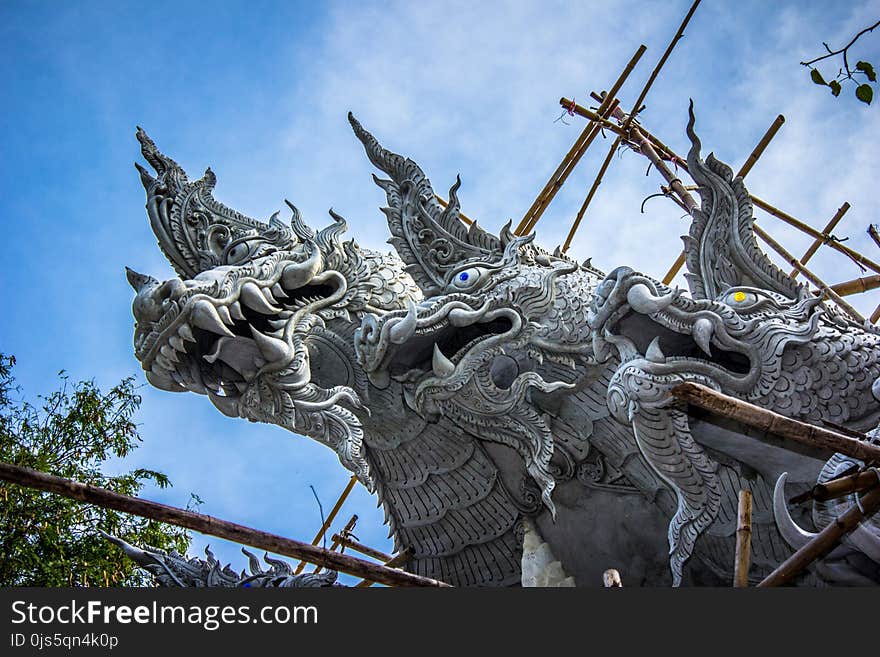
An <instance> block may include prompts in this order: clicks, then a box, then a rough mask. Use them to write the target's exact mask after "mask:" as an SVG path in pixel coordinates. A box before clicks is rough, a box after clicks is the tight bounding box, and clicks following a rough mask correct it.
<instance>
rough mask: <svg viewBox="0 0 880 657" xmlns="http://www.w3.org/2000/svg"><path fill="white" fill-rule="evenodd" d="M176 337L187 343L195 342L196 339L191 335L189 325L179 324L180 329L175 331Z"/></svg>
mask: <svg viewBox="0 0 880 657" xmlns="http://www.w3.org/2000/svg"><path fill="white" fill-rule="evenodd" d="M177 335H179V336H180V337H181V338H183V339H184V340H186V341H188V342H195V341H196V338H195V336H194V335H193V332H192V329H191V328H190V326H189V324H181V325H180V328H179V329H177Z"/></svg>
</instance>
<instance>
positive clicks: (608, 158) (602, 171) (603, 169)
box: [562, 135, 622, 253]
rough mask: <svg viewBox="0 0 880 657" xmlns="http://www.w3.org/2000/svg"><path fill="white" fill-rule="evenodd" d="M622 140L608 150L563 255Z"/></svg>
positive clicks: (566, 242) (572, 225)
mask: <svg viewBox="0 0 880 657" xmlns="http://www.w3.org/2000/svg"><path fill="white" fill-rule="evenodd" d="M621 139H622V137H621V136H620V135H618V136H617V137H616V138H615V139H614V141H613V142H612V144H611V148H609V149H608V154H607V155H606V156H605V161H604V162H602V166H601V167H599V173H597V174H596V178H595V180H593V185H592V187H590V191H589V193H588V194H587V198H586V199H584V202H583V204H582V205H581V209H580V210H578V213H577V216H576V217H575V218H574V222H573V223H572V224H571V229H570V230H569V231H568V235H567V236H566V238H565V244H563V245H562V253H566V252H567V251H568V248H569V247H570V246H571V241H572V240H573V239H574V235H575V233H577V229H578V227H579V226H580V225H581V219H583V218H584V213H586V211H587V208H588V207H589V205H590V201H592V200H593V196H595V194H596V190H597V189H599V185H601V184H602V177H603V176H604V175H605V172H606V171H607V170H608V166H609V165H610V164H611V160H612V159H613V158H614V153H616V152H617V147H618V146H619V145H620V142H621Z"/></svg>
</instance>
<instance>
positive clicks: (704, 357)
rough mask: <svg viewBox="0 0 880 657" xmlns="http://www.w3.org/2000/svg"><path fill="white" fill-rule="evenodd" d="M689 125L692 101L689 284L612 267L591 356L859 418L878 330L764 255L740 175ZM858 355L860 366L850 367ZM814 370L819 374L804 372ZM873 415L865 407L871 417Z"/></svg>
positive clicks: (795, 411) (594, 321)
mask: <svg viewBox="0 0 880 657" xmlns="http://www.w3.org/2000/svg"><path fill="white" fill-rule="evenodd" d="M693 126H694V115H693V111H692V110H691V114H690V121H689V124H688V128H687V130H688V135H689V137H690V139H691V142H692V147H691V149H690V152H689V154H688V169H689V171H690V174H691V175H692V176H693V177H694V179H695V180H696V182H697V184H698V190H699V193H700V197H701V208H700V209H697V210H695V211H694V212H693V221H692V224H691V229H690V232H689V234H688V235H685V236H683V238H682V239H683V240H684V243H685V256H686V264H687V269H688V273H686V274H685V277H686V279H687V281H688V284H689V287H690V295H689V296H688V295H686V294H684V292H683V291H682V290H680V289H670V288H669V287H668V286H666V285H664V284H662V283H660V282H658V281H656V280H654V279H652V278H650V277H649V276H645V275H643V274H640V273H638V272H635V271H633V270H631V269H629V268H628V267H619V268H617V269H615V270H614V271H612V272H611V273H610V274H609V275H608V276H607V277H606V278H605V280H604V281H602V283H601V284H600V285H599V286H598V287H597V289H596V294H595V297H594V298H593V302H592V304H591V312H590V326H591V330H592V341H593V351H594V353H595V355H596V358H598V359H600V360H601V359H604V358H607V357H608V356H609V354H611V353H613V352H616V354H615V355H617V356H619V358H620V359H621V360H622V361H623V362H625V363H630V364H631V365H632V366H634V367H637V368H638V369H639V370H640V371H642V372H645V373H648V374H649V375H651V376H656V377H664V378H665V377H673V378H676V379H677V380H678V381H679V382H680V381H682V380H686V379H689V380H694V381H698V382H700V383H704V384H706V385H710V386H712V387H714V388H716V389H721V390H724V391H725V392H727V393H728V394H733V395H737V396H740V397H744V398H746V399H751V400H757V399H760V400H763V402H762V403H766V404H768V405H772V406H774V407H775V408H776V409H777V410H778V411H779V412H784V413H786V414H789V415H791V416H800V417H809V418H813V419H818V418H820V417H824V418H826V419H834V418H836V419H834V421H836V422H841V423H846V422H849V421H853V420H859V419H860V416H861V414H864V413H865V412H866V411H868V410H869V409H868V406H870V401H876V400H870V399H869V398H871V394H870V388H871V381H873V379H871V378H869V377H872V376H873V377H874V378H876V377H877V375H878V374H880V372H877V371H876V370H877V367H878V365H877V364H876V363H873V362H871V361H872V360H875V359H876V351H874V349H876V346H877V331H876V330H875V329H873V328H872V327H866V326H863V325H862V324H860V323H857V322H855V321H853V320H852V319H851V318H849V317H847V316H846V315H845V314H844V313H843V312H841V311H840V310H838V309H837V308H836V307H833V306H831V305H829V304H826V303H823V299H822V297H821V296H816V295H813V294H811V293H810V291H809V289H808V287H807V286H805V285H802V284H800V283H799V282H797V281H795V280H794V279H793V278H792V277H790V276H789V275H788V274H786V273H785V272H783V271H782V270H780V269H779V268H778V267H776V266H775V265H774V264H773V263H772V262H771V261H770V260H769V259H768V258H767V256H766V255H765V254H764V253H763V252H762V251H761V250H760V248H759V247H758V244H757V241H756V239H755V234H754V230H753V227H752V223H753V216H752V204H751V200H750V197H749V193H748V191H747V190H746V188H745V186H744V185H743V182H742V179H741V178H734V176H733V171H732V170H731V169H730V167H728V166H727V165H726V164H724V163H723V162H720V161H719V160H717V159H715V157H714V156H713V155H711V154H710V155H709V156H708V157H707V158H706V160H705V161H703V160H702V158H701V157H700V140H699V138H698V137H697V136H696V134H695V133H694V130H693ZM838 337H840V343H839V344H838V345H837V346H835V345H834V342H835V340H836V339H837V338H838ZM850 348H854V350H853V351H852V353H850ZM872 354H873V355H872ZM846 358H850V359H851V360H852V359H855V360H853V362H852V363H850V364H848V363H847V362H846V360H845V359H846ZM855 361H860V362H861V364H862V365H864V367H850V365H851V364H854V363H855ZM826 366H827V368H828V371H827V372H825V371H824V369H825V368H826ZM798 370H800V371H799V372H798ZM807 370H812V374H811V376H813V377H814V379H815V380H813V381H807V380H801V379H799V378H798V377H799V376H801V375H803V374H804V373H805V372H807ZM823 373H824V374H827V376H824V375H823ZM844 377H849V378H850V380H851V382H852V383H854V384H856V385H859V384H860V383H861V384H864V385H860V386H859V387H860V388H861V389H862V393H867V394H866V395H865V394H862V397H864V399H861V400H860V401H858V402H857V403H854V402H855V401H856V400H855V399H854V398H853V399H852V400H850V403H847V401H844V400H841V399H840V398H839V395H838V393H840V392H843V391H844V389H845V388H846V386H845V385H843V384H842V383H841V381H839V379H842V378H844ZM841 385H843V387H841ZM817 393H818V394H817ZM618 408H622V407H620V406H618ZM621 419H623V418H621ZM872 422H873V424H872ZM875 424H876V417H874V418H869V417H865V421H864V426H865V428H871V427H872V426H874V425H875Z"/></svg>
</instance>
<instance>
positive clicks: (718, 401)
mask: <svg viewBox="0 0 880 657" xmlns="http://www.w3.org/2000/svg"><path fill="white" fill-rule="evenodd" d="M672 395H673V396H674V397H675V398H677V399H681V400H684V401H686V402H687V403H689V404H692V405H694V406H697V407H699V408H702V409H705V410H707V411H709V412H710V413H714V414H715V415H720V416H722V417H727V418H730V419H733V420H737V421H739V422H742V423H743V424H745V425H747V426H750V427H754V428H755V429H760V430H762V431H764V432H766V433H768V434H772V435H775V436H780V437H782V438H787V439H788V440H792V441H794V442H796V443H799V444H801V445H805V446H807V447H810V448H812V449H813V450H818V451H819V452H821V453H822V454H823V455H824V454H827V455H828V456H827V457H825V458H828V457H830V456H831V455H832V454H834V453H835V452H840V453H841V454H846V455H847V456H851V457H853V458H855V459H859V460H860V461H865V462H866V463H867V462H878V463H880V446H877V445H873V444H871V443H867V442H862V441H859V440H855V439H854V438H850V437H849V436H844V435H842V434H839V433H837V432H836V431H831V430H829V429H824V428H822V427H817V426H815V425H812V424H807V423H806V422H800V421H798V420H793V419H791V418H788V417H785V416H784V415H780V414H779V413H774V412H773V411H768V410H767V409H764V408H761V407H760V406H755V405H754V404H750V403H748V402H746V401H742V400H741V399H736V398H734V397H729V396H727V395H725V394H722V393H720V392H716V391H715V390H712V389H711V388H708V387H706V386H704V385H701V384H699V383H692V382H687V383H681V384H679V385H677V386H675V387H674V388H673V389H672ZM752 437H753V438H756V439H758V440H764V439H765V438H764V437H761V436H757V435H755V436H752Z"/></svg>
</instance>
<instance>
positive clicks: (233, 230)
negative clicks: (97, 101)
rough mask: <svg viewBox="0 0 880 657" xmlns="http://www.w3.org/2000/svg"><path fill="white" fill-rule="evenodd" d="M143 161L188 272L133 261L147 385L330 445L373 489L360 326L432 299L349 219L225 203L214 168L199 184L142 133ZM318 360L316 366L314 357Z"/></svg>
mask: <svg viewBox="0 0 880 657" xmlns="http://www.w3.org/2000/svg"><path fill="white" fill-rule="evenodd" d="M137 138H138V140H139V141H140V143H141V150H142V153H143V156H144V158H145V159H146V160H147V162H149V164H150V165H151V166H152V168H153V169H154V170H155V173H156V175H155V176H154V175H152V174H151V173H149V172H148V171H147V170H146V169H145V168H144V167H141V166H140V165H137V168H138V170H139V172H140V177H141V181H142V183H143V185H144V188H145V189H146V192H147V214H148V215H149V218H150V224H151V226H152V228H153V232H154V233H155V234H156V237H157V238H158V242H159V247H160V248H161V250H162V251H163V253H164V254H165V256H166V257H167V258H168V260H169V261H170V262H171V265H172V266H173V267H174V269H175V270H176V272H177V273H178V275H179V277H178V278H172V279H170V280H167V281H164V282H160V281H158V280H156V279H154V278H152V277H150V276H145V275H143V274H138V273H136V272H134V271H132V270H130V269H129V270H127V276H128V280H129V282H130V283H131V285H132V287H133V288H134V289H135V292H136V293H137V296H136V297H135V300H134V304H133V312H134V316H135V319H136V320H137V323H136V326H135V335H134V347H135V355H136V356H137V358H138V360H139V361H140V362H141V364H142V366H143V369H144V370H145V372H146V377H147V380H148V381H149V382H150V383H151V384H152V385H154V386H156V387H157V388H160V389H162V390H167V391H171V392H183V391H191V392H195V393H198V394H202V395H206V396H207V397H208V398H209V399H210V400H211V402H212V403H213V404H214V405H215V406H216V407H217V408H218V409H219V410H220V411H221V412H222V413H224V414H226V415H228V416H230V417H241V418H246V419H248V420H251V421H257V422H268V423H273V424H277V425H280V426H282V427H284V428H286V429H288V430H290V431H295V432H297V433H301V434H305V435H308V436H310V437H312V438H315V439H316V440H319V441H320V442H322V443H325V444H327V445H328V446H330V447H332V448H333V449H334V450H335V451H336V452H337V454H338V455H339V458H340V460H341V462H342V463H343V465H345V466H346V467H347V468H348V469H350V470H352V471H353V472H355V473H356V474H357V475H358V477H359V478H360V479H361V481H363V482H364V483H365V484H366V485H367V486H370V485H371V475H370V471H369V466H368V463H367V460H366V457H365V449H366V447H365V445H364V443H363V437H364V436H363V426H362V419H363V417H364V416H365V415H367V414H368V412H367V410H366V409H365V407H364V402H365V397H366V396H367V395H368V390H367V382H366V377H365V376H364V375H363V373H362V372H361V371H360V369H359V368H358V367H357V366H356V363H355V355H354V352H353V349H352V347H351V335H352V333H353V331H354V329H355V327H356V326H357V325H358V324H359V323H360V319H361V317H363V316H364V315H365V314H367V313H384V312H388V311H393V310H398V309H400V308H402V307H404V305H405V303H406V302H407V300H415V301H418V300H420V298H421V295H420V293H419V290H418V288H417V287H416V286H415V284H414V283H413V282H412V279H411V278H410V277H409V275H408V274H406V272H404V271H403V268H402V265H401V263H400V262H399V260H398V259H396V258H394V257H393V256H390V255H383V254H379V253H375V252H370V251H366V250H361V249H360V248H359V247H358V246H357V245H356V244H355V243H354V242H353V241H347V242H343V241H341V236H342V234H343V233H344V232H345V230H346V223H345V220H344V219H343V218H342V217H340V216H339V215H337V214H335V213H333V211H332V210H331V216H332V218H333V222H332V223H331V224H330V225H329V226H327V227H326V228H324V229H323V230H320V231H317V232H316V231H314V230H312V229H311V228H310V227H309V226H307V225H306V224H305V223H304V222H303V221H302V219H301V217H300V213H299V212H298V211H297V209H296V208H295V207H294V206H293V205H291V204H289V203H288V205H289V206H290V209H291V212H292V217H291V220H290V223H289V225H285V224H284V223H282V222H281V221H280V220H279V219H278V216H277V213H276V214H275V215H273V216H272V218H271V219H270V220H269V221H268V223H264V222H260V221H257V220H254V219H251V218H250V217H246V216H244V215H242V214H241V213H238V212H236V211H234V210H231V209H229V208H227V207H226V206H224V205H222V204H221V203H219V202H217V201H216V200H215V199H214V197H213V195H212V192H213V188H214V184H215V182H216V179H215V177H214V174H213V172H212V171H211V170H210V169H208V170H207V171H206V173H205V175H204V177H202V178H201V179H199V180H196V181H190V180H189V179H188V178H187V176H186V173H185V172H184V171H183V169H182V168H181V167H180V166H179V165H178V164H177V163H176V162H174V160H172V159H171V158H169V157H167V156H166V155H163V154H162V153H161V152H159V150H158V149H157V148H156V145H155V144H154V143H153V141H152V140H151V139H150V138H149V137H148V136H147V135H146V134H145V133H144V132H143V130H141V129H138V133H137ZM315 363H317V365H315Z"/></svg>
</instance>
